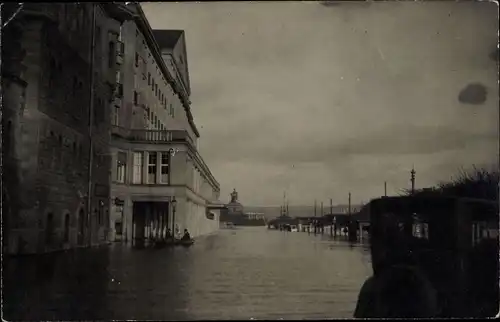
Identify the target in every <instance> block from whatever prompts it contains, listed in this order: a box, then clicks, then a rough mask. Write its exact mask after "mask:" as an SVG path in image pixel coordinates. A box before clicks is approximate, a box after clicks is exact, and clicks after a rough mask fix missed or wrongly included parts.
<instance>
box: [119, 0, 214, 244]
mask: <svg viewBox="0 0 500 322" xmlns="http://www.w3.org/2000/svg"><path fill="white" fill-rule="evenodd" d="M129 7H130V8H131V10H133V11H134V12H135V14H136V15H135V19H134V20H131V21H126V22H124V24H123V25H122V27H121V32H120V41H121V44H120V46H122V48H123V53H124V54H123V60H122V63H121V68H120V70H119V71H118V72H117V74H116V79H117V82H118V89H119V90H118V91H117V93H116V97H115V99H114V102H113V107H112V120H111V123H112V128H111V133H112V139H111V155H112V164H113V166H112V171H111V176H112V179H111V182H112V193H111V200H112V203H113V206H112V209H111V218H110V221H111V224H110V228H111V230H110V238H111V239H112V240H122V241H143V240H144V239H146V238H148V237H162V236H164V235H165V233H166V231H167V229H171V230H172V231H175V230H176V229H178V230H180V231H182V230H183V229H188V230H189V231H190V233H191V235H192V236H193V237H196V236H200V235H204V234H207V233H210V232H213V231H215V230H217V229H218V226H219V218H218V211H217V210H214V204H215V203H217V200H218V198H219V193H220V188H219V183H218V182H217V181H216V179H215V178H214V176H213V175H212V173H211V172H210V170H209V168H208V166H207V165H206V164H205V162H204V161H203V158H202V157H201V155H200V154H199V152H198V149H197V142H198V138H199V133H198V130H197V129H196V126H195V123H194V120H193V116H192V114H191V107H190V100H189V95H190V84H189V70H188V65H187V56H186V43H185V38H184V32H183V31H178V30H156V31H153V30H152V29H151V27H150V25H149V23H148V21H147V19H146V17H145V15H144V13H143V11H142V10H141V8H140V5H135V4H132V5H129ZM174 200H175V202H173V201H174Z"/></svg>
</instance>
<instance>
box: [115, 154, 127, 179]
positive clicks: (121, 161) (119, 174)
mask: <svg viewBox="0 0 500 322" xmlns="http://www.w3.org/2000/svg"><path fill="white" fill-rule="evenodd" d="M126 172H127V154H126V153H124V152H118V155H117V160H116V182H119V183H125V174H126Z"/></svg>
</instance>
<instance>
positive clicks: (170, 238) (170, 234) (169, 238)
mask: <svg viewBox="0 0 500 322" xmlns="http://www.w3.org/2000/svg"><path fill="white" fill-rule="evenodd" d="M173 238H174V236H173V235H172V231H171V230H170V228H169V229H167V234H166V236H165V239H166V240H167V241H170V240H172V239H173Z"/></svg>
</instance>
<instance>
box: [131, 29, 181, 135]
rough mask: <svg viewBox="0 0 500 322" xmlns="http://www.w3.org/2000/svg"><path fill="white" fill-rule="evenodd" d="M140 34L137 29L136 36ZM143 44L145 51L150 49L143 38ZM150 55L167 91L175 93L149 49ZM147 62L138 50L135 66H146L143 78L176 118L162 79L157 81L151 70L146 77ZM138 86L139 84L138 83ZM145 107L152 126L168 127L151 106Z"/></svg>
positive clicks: (165, 107) (148, 120) (157, 127)
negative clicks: (163, 89) (162, 87)
mask: <svg viewBox="0 0 500 322" xmlns="http://www.w3.org/2000/svg"><path fill="white" fill-rule="evenodd" d="M140 36H141V35H140V32H139V30H138V29H136V37H137V38H140ZM142 46H143V47H144V50H145V51H148V46H147V44H146V41H145V40H144V39H142ZM148 56H149V58H150V59H151V64H152V66H154V67H155V68H156V72H157V74H158V77H161V79H162V81H163V84H164V87H165V89H166V91H168V90H170V91H171V92H172V95H173V90H172V89H171V88H170V86H169V84H168V83H167V82H166V81H165V78H164V76H163V75H162V73H161V70H160V68H159V67H158V64H157V63H156V61H155V59H154V58H152V55H151V52H150V51H148ZM148 61H149V60H148ZM147 63H148V62H147V60H146V59H145V58H143V57H141V56H140V54H139V52H138V51H137V52H136V53H135V66H136V67H139V66H140V64H143V65H144V68H143V69H142V70H143V72H142V73H143V78H144V79H147V83H148V86H151V90H152V92H153V93H154V94H155V97H156V98H158V100H159V103H160V104H161V105H162V106H163V108H164V109H165V110H168V114H169V115H170V116H171V117H172V118H175V108H174V106H173V104H172V102H169V101H168V98H167V97H168V95H167V94H166V93H165V92H164V91H162V89H161V87H160V86H161V85H160V83H161V81H157V80H156V78H155V76H154V75H152V74H151V72H147V77H146V75H145V72H146V66H147ZM136 87H137V84H136ZM135 96H136V95H134V97H135ZM134 101H135V103H136V105H137V100H135V99H134ZM144 108H145V110H146V115H145V116H146V120H147V122H148V123H149V124H150V126H151V127H153V128H156V129H160V130H164V129H166V127H165V125H164V124H163V123H162V122H161V121H160V120H159V118H158V116H157V115H156V114H155V113H154V112H153V111H151V108H150V107H149V106H144Z"/></svg>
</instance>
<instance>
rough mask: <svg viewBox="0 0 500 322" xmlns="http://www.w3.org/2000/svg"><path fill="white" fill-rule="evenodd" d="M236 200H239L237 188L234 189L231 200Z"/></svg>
mask: <svg viewBox="0 0 500 322" xmlns="http://www.w3.org/2000/svg"><path fill="white" fill-rule="evenodd" d="M236 201H238V193H237V192H236V189H233V192H232V193H231V202H236Z"/></svg>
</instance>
